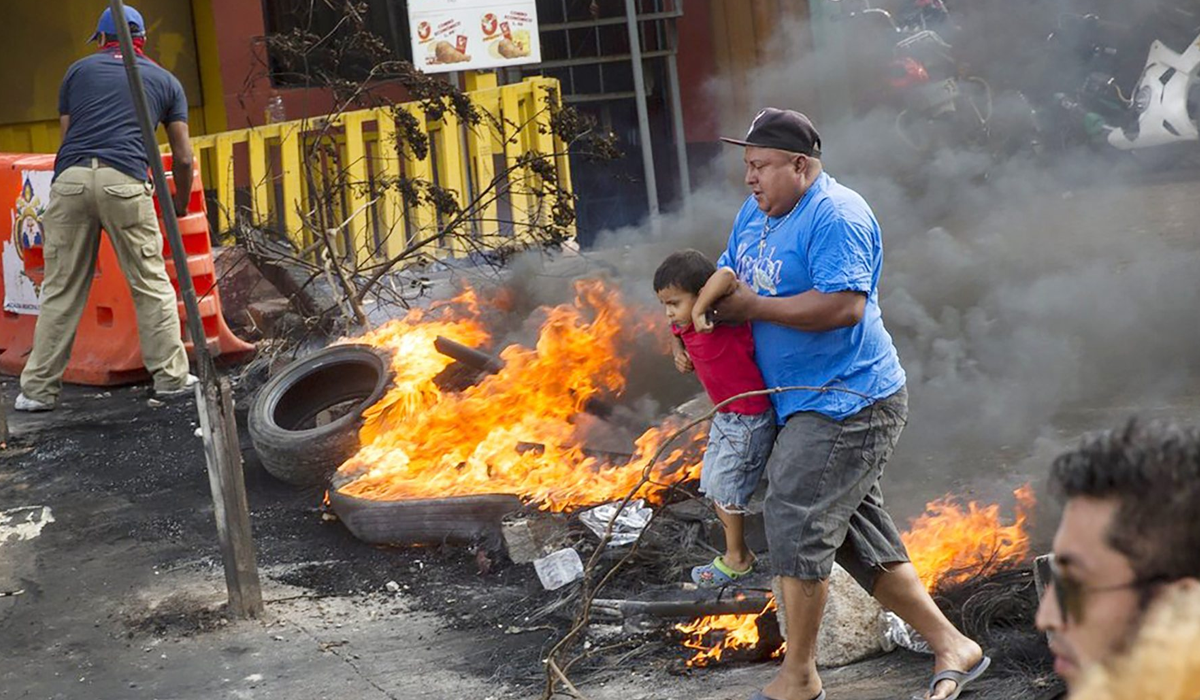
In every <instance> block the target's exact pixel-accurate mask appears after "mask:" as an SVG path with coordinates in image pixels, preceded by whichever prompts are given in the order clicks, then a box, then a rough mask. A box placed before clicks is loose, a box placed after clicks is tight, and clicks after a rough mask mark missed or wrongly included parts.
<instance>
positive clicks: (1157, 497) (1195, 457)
mask: <svg viewBox="0 0 1200 700" xmlns="http://www.w3.org/2000/svg"><path fill="white" fill-rule="evenodd" d="M1050 485H1051V489H1052V490H1053V491H1054V492H1055V493H1056V494H1057V495H1058V496H1059V497H1060V498H1064V499H1068V498H1074V497H1076V496H1090V497H1092V498H1105V499H1109V498H1111V499H1115V500H1116V501H1117V503H1118V505H1117V512H1116V514H1115V515H1114V517H1113V523H1112V526H1111V527H1110V528H1109V532H1108V535H1107V539H1108V542H1109V544H1110V545H1111V546H1112V547H1113V549H1115V550H1117V551H1118V552H1120V553H1121V554H1124V555H1125V556H1126V557H1128V559H1129V562H1130V564H1131V565H1132V567H1133V570H1134V571H1135V572H1137V576H1138V578H1139V579H1140V580H1142V581H1149V580H1158V581H1177V580H1179V579H1183V578H1188V577H1194V578H1200V433H1198V432H1197V431H1196V430H1194V429H1184V428H1181V427H1179V426H1177V425H1174V424H1171V423H1166V422H1157V421H1155V422H1142V421H1139V420H1137V419H1134V420H1131V421H1129V422H1128V423H1126V424H1125V426H1124V427H1122V428H1120V429H1118V430H1114V431H1107V432H1103V433H1099V434H1095V435H1091V436H1088V437H1086V438H1084V440H1083V443H1082V444H1081V445H1080V446H1079V447H1078V448H1077V449H1075V450H1072V451H1070V452H1067V453H1066V454H1063V455H1061V456H1059V457H1058V458H1057V459H1055V460H1054V463H1053V465H1052V466H1051V468H1050Z"/></svg>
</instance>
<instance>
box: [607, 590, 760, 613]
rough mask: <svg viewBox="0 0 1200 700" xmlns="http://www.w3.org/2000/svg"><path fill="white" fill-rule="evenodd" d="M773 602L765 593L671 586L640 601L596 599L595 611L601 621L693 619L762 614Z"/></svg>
mask: <svg viewBox="0 0 1200 700" xmlns="http://www.w3.org/2000/svg"><path fill="white" fill-rule="evenodd" d="M770 600H771V593H770V592H769V591H765V590H746V589H733V588H725V589H705V588H694V587H684V586H682V585H681V586H672V587H667V588H662V589H658V590H654V591H650V592H648V593H645V594H642V595H641V596H639V597H637V598H627V599H619V598H597V599H596V600H594V601H592V610H593V612H594V613H595V614H596V617H598V618H607V619H622V618H637V617H654V618H670V619H693V618H697V617H703V616H705V615H751V614H755V613H760V612H762V611H763V609H764V608H765V607H767V603H768V602H770Z"/></svg>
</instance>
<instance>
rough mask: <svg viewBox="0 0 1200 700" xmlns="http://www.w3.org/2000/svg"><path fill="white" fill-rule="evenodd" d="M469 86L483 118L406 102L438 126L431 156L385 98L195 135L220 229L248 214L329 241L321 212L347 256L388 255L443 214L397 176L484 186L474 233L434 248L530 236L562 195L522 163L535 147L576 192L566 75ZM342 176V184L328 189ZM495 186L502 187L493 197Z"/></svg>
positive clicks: (464, 187)
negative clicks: (410, 143) (540, 184)
mask: <svg viewBox="0 0 1200 700" xmlns="http://www.w3.org/2000/svg"><path fill="white" fill-rule="evenodd" d="M468 87H475V88H476V89H471V90H468V91H467V96H468V97H469V98H470V100H471V101H472V102H473V103H474V105H475V107H476V108H477V109H478V110H479V111H480V112H481V113H482V114H483V120H482V122H481V123H480V124H478V125H467V124H463V123H460V121H459V119H458V117H457V116H456V115H455V113H454V112H453V110H450V109H447V110H446V111H445V112H444V114H443V115H442V116H441V118H440V119H438V120H433V119H430V118H428V117H427V116H426V114H425V112H424V110H423V109H422V107H421V105H420V104H419V103H417V102H412V103H406V104H403V105H400V106H399V109H401V110H403V111H404V112H407V113H408V114H409V115H411V116H412V117H413V118H414V119H415V120H416V123H417V124H418V125H419V128H422V129H423V130H424V131H425V132H426V133H427V134H428V136H429V144H430V148H429V149H428V152H427V153H426V154H425V155H424V157H423V158H417V157H416V155H415V154H414V153H413V152H412V149H411V148H409V147H407V146H403V147H399V148H398V147H397V144H398V143H400V144H403V143H405V139H404V137H403V136H401V137H400V138H399V139H398V138H397V131H398V128H399V127H400V125H398V124H397V120H396V115H395V113H393V112H392V111H391V110H389V109H382V108H381V109H368V110H359V111H354V112H345V113H342V114H337V115H330V116H328V117H323V118H312V119H306V120H300V121H290V122H281V123H277V124H270V125H266V126H261V127H255V128H251V129H241V130H237V131H226V132H221V133H217V134H210V135H206V136H198V137H195V138H193V139H192V143H193V146H194V148H195V149H196V153H197V158H198V159H199V161H200V164H201V170H202V173H203V178H204V183H205V187H206V188H208V189H209V190H210V200H209V205H210V207H212V206H214V205H215V207H216V210H217V211H216V213H215V220H216V223H217V227H218V230H219V231H221V232H222V233H224V232H227V231H229V230H230V229H231V228H232V227H233V226H234V225H235V224H236V223H237V222H238V221H239V220H245V221H247V222H249V223H251V224H253V225H255V226H270V227H272V228H274V229H276V230H279V231H283V232H286V234H287V235H288V236H289V238H291V240H292V241H293V242H294V243H295V244H296V245H297V247H298V248H300V249H301V250H307V251H310V252H311V251H313V250H315V249H316V248H317V246H314V245H313V244H314V242H320V241H319V240H315V239H314V237H315V235H317V234H316V231H318V230H320V228H321V227H319V226H316V225H315V223H314V222H317V221H323V222H324V229H325V230H326V231H333V232H334V240H335V244H336V245H335V247H336V252H337V253H338V254H339V255H341V256H343V257H345V258H347V259H350V258H353V259H354V260H356V261H357V262H358V263H359V264H360V265H361V264H369V263H370V262H372V261H382V260H387V259H391V258H393V257H395V256H396V255H397V254H399V253H400V252H402V251H405V250H407V249H408V248H409V247H410V246H411V245H416V244H417V243H419V242H421V241H423V240H426V239H428V238H431V237H433V236H434V234H436V232H437V231H438V230H439V228H438V227H439V226H441V225H444V223H445V221H444V220H443V218H442V217H439V214H438V211H437V209H436V208H435V206H434V205H433V204H431V203H429V202H428V201H426V200H425V198H423V197H422V198H421V199H420V201H418V202H413V201H411V198H410V201H405V200H406V198H405V197H404V196H402V194H401V192H400V189H399V188H398V187H396V186H395V184H394V183H395V182H397V181H398V180H399V179H401V178H404V179H410V180H418V181H424V182H430V183H434V184H436V185H437V186H438V187H440V188H442V189H444V190H447V191H449V192H451V193H452V194H453V196H454V197H455V199H456V201H457V203H458V205H459V207H460V208H462V207H467V206H468V204H469V203H470V202H471V201H472V200H474V198H476V197H478V198H479V201H480V202H486V204H485V205H482V206H479V207H477V210H476V211H475V214H476V215H475V216H473V217H471V219H472V220H471V222H470V224H469V227H468V234H469V237H468V238H465V239H464V238H462V237H460V236H454V237H449V238H447V240H446V241H442V242H433V243H430V244H429V245H428V246H425V247H424V248H423V249H424V250H425V251H426V252H429V253H432V254H435V255H438V256H447V255H449V256H455V255H462V254H465V253H467V252H470V249H471V245H470V244H471V242H472V240H479V241H485V240H489V239H490V238H491V237H496V236H499V237H502V238H508V237H514V238H517V239H518V240H520V239H522V238H523V237H527V236H529V234H530V231H531V230H532V228H533V227H536V226H538V225H540V224H542V223H545V222H546V221H547V220H548V218H549V216H550V207H552V206H553V204H554V201H553V197H550V198H538V197H536V196H535V195H534V194H532V193H531V191H530V189H531V188H530V187H528V186H527V184H528V181H529V180H531V179H533V178H537V177H538V176H537V175H536V174H535V173H534V172H533V171H532V170H531V169H530V168H527V167H521V166H519V165H518V163H519V160H520V158H521V157H522V156H523V155H524V154H528V153H532V152H537V153H540V154H542V155H544V156H547V157H549V158H552V161H551V162H552V164H553V167H554V169H555V172H556V175H557V178H558V181H559V184H560V186H561V188H562V189H563V190H565V191H566V192H568V193H569V192H570V191H571V177H570V169H569V165H568V161H567V157H566V146H565V144H563V143H562V142H561V141H560V140H559V139H558V138H557V137H556V136H554V135H553V134H552V133H551V130H550V128H549V124H550V118H551V115H552V111H553V109H554V108H555V107H557V105H558V104H559V100H560V97H559V90H558V81H556V80H554V79H550V78H540V77H539V78H529V79H526V80H525V81H523V82H520V83H516V84H513V85H504V86H496V84H495V79H494V77H492V76H490V75H485V76H473V78H472V80H471V81H470V82H469V83H468ZM506 172H507V175H505V173H506ZM334 182H336V183H340V185H339V186H338V187H337V189H338V192H337V193H336V196H334V197H332V198H331V197H329V185H330V183H334ZM214 193H215V194H214ZM496 193H499V194H500V195H501V196H500V197H498V198H495V201H490V200H492V199H493V195H494V194H496ZM321 209H323V210H324V211H318V210H321ZM343 224H344V225H343Z"/></svg>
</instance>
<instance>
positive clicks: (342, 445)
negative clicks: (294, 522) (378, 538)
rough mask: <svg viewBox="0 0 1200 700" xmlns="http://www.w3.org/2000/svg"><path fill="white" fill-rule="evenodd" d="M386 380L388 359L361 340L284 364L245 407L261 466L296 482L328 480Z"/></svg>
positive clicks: (351, 449)
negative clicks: (250, 404) (248, 412)
mask: <svg viewBox="0 0 1200 700" xmlns="http://www.w3.org/2000/svg"><path fill="white" fill-rule="evenodd" d="M391 380H392V375H391V371H390V370H389V367H388V359H387V358H386V357H385V356H383V355H381V354H380V353H379V352H377V351H376V350H374V349H373V348H371V347H368V346H365V345H336V346H334V347H330V348H325V349H324V350H321V351H319V352H316V353H313V354H312V355H309V356H308V357H305V358H303V359H301V360H298V361H296V362H293V363H292V364H290V365H288V366H287V367H286V368H284V370H283V371H282V372H280V373H279V374H278V375H276V376H275V377H274V378H272V379H271V381H269V382H267V384H266V386H264V387H263V388H262V391H260V392H259V394H258V396H257V397H256V398H255V400H254V405H253V406H251V407H250V416H249V419H248V427H249V429H250V440H251V442H253V443H254V449H255V451H257V452H258V456H259V459H261V460H262V464H263V468H265V469H266V470H267V472H268V473H270V474H271V475H272V476H274V477H275V478H277V479H279V480H281V481H286V482H287V483H289V484H295V485H297V486H311V485H314V484H319V483H322V482H324V481H326V480H328V478H329V475H330V474H332V473H333V471H334V470H335V469H337V467H338V465H340V464H341V463H342V462H344V461H346V460H347V459H349V458H350V457H351V456H352V455H353V454H354V453H355V452H357V451H358V447H359V443H358V429H359V427H360V425H361V423H362V413H363V411H364V410H365V409H367V408H368V407H369V406H371V405H372V404H374V403H375V402H376V401H378V400H379V399H380V398H381V397H382V396H383V394H384V392H385V391H387V388H388V386H389V385H390V384H391Z"/></svg>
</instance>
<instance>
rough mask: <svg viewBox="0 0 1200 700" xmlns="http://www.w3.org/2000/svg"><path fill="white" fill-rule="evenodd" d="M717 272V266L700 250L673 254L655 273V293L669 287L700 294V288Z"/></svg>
mask: <svg viewBox="0 0 1200 700" xmlns="http://www.w3.org/2000/svg"><path fill="white" fill-rule="evenodd" d="M716 271H717V266H716V265H714V264H713V263H712V261H711V260H709V259H708V258H706V257H704V253H701V252H700V251H698V250H690V249H689V250H681V251H679V252H676V253H671V254H670V255H668V256H667V259H666V260H663V261H662V264H661V265H659V266H658V269H657V270H655V271H654V291H655V293H658V292H661V291H662V290H664V289H666V288H667V287H675V288H677V289H681V290H683V291H685V292H687V293H688V294H699V293H700V288H701V287H703V286H704V283H705V282H707V281H708V278H709V277H712V276H713V274H714V273H716Z"/></svg>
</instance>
